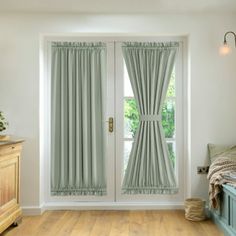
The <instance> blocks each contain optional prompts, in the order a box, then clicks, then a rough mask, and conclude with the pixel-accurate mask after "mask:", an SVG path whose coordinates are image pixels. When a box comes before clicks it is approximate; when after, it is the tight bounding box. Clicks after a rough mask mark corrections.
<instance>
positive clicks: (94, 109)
mask: <svg viewBox="0 0 236 236" xmlns="http://www.w3.org/2000/svg"><path fill="white" fill-rule="evenodd" d="M51 50H52V59H51V65H52V66H51V194H52V195H105V194H106V176H105V148H104V145H105V144H104V143H105V141H104V140H105V136H104V135H105V132H104V108H105V103H104V95H105V94H106V92H105V84H106V45H105V44H102V43H78V42H53V43H52V47H51Z"/></svg>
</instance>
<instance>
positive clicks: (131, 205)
mask: <svg viewBox="0 0 236 236" xmlns="http://www.w3.org/2000/svg"><path fill="white" fill-rule="evenodd" d="M44 209H45V210H164V209H168V210H171V209H184V204H183V203H175V204H173V203H171V204H167V203H163V204H157V203H144V202H48V203H45V204H44Z"/></svg>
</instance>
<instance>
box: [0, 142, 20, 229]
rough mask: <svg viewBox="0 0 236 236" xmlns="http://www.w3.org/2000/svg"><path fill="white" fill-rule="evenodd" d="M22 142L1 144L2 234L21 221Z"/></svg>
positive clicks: (0, 203) (0, 223)
mask: <svg viewBox="0 0 236 236" xmlns="http://www.w3.org/2000/svg"><path fill="white" fill-rule="evenodd" d="M22 142H23V141H5V142H0V233H2V232H3V231H4V230H5V229H6V228H8V227H9V226H10V225H11V224H13V223H15V224H17V223H18V222H19V221H20V220H21V215H22V213H21V208H20V205H19V190H20V185H19V180H20V178H19V176H20V175H19V174H20V153H21V149H22Z"/></svg>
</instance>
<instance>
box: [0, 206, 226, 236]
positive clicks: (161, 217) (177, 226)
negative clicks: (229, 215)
mask: <svg viewBox="0 0 236 236" xmlns="http://www.w3.org/2000/svg"><path fill="white" fill-rule="evenodd" d="M2 235H3V236H54V235H55V236H155V235H157V236H175V235H176V236H212V235H214V236H223V235H224V234H223V233H222V232H221V231H220V230H219V229H218V228H217V226H216V225H214V224H213V222H212V221H210V220H205V221H202V222H191V221H188V220H186V219H185V218H184V211H182V210H159V211H157V210H155V211H154V210H153V211H47V212H45V213H44V214H43V215H42V216H25V217H23V221H22V223H21V224H20V225H19V226H18V227H10V228H9V229H7V230H6V231H5V232H4V233H3V234H2Z"/></svg>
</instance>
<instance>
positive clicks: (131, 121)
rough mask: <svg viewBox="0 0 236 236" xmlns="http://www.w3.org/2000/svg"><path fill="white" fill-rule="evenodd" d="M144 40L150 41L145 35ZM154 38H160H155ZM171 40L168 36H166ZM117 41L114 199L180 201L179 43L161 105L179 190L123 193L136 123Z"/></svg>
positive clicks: (181, 148)
mask: <svg viewBox="0 0 236 236" xmlns="http://www.w3.org/2000/svg"><path fill="white" fill-rule="evenodd" d="M145 41H151V40H150V39H146V40H145ZM154 41H160V39H158V38H157V39H156V40H154ZM169 41H170V40H169ZM121 44H122V43H120V42H116V43H115V71H116V73H115V83H116V85H115V87H116V98H115V99H116V127H117V128H116V178H115V179H116V201H119V202H134V201H135V202H157V201H158V202H161V203H167V202H168V203H170V202H175V203H176V202H182V201H183V199H184V171H183V169H184V164H183V163H184V158H183V156H184V155H183V108H182V107H183V96H182V94H183V83H182V81H183V74H182V70H183V69H182V66H183V65H182V57H183V54H182V51H183V49H182V47H183V45H182V44H183V43H181V42H180V49H179V51H178V55H177V59H176V63H175V66H174V70H173V72H172V76H171V80H170V84H169V88H168V92H167V97H166V101H165V103H164V106H163V112H162V119H163V121H162V124H163V128H164V131H165V135H166V142H167V145H168V149H169V154H170V158H171V161H172V164H173V168H174V169H175V174H176V179H177V183H178V187H179V192H178V194H173V195H162V194H153V195H152V194H151V195H150V194H149V195H147V194H136V195H130V194H122V191H121V186H122V181H123V177H124V173H125V169H126V167H127V163H128V159H129V154H130V151H131V148H132V143H133V140H134V138H133V137H134V134H135V130H136V128H137V124H138V120H139V119H138V116H139V115H138V112H137V107H136V103H135V99H134V95H133V91H132V87H131V84H130V81H129V76H128V73H127V70H126V66H125V62H124V59H123V56H122V49H121ZM181 170H182V171H181Z"/></svg>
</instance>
